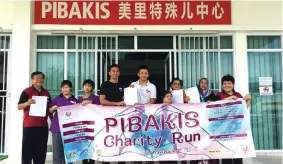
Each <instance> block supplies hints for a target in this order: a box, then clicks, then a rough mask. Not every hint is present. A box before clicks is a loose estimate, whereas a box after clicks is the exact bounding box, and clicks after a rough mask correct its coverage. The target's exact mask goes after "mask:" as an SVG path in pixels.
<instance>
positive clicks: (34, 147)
mask: <svg viewBox="0 0 283 164" xmlns="http://www.w3.org/2000/svg"><path fill="white" fill-rule="evenodd" d="M47 140H48V127H47V126H46V127H45V126H44V127H28V128H23V141H22V164H32V161H33V164H45V159H46V151H47Z"/></svg>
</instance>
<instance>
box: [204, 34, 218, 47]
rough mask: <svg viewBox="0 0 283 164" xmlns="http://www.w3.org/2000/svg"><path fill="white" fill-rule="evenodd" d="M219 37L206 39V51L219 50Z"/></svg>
mask: <svg viewBox="0 0 283 164" xmlns="http://www.w3.org/2000/svg"><path fill="white" fill-rule="evenodd" d="M217 40H218V38H217V37H205V43H206V46H205V47H206V49H218V41H217Z"/></svg>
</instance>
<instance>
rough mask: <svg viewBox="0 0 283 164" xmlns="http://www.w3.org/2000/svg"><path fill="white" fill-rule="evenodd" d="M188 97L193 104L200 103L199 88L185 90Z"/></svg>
mask: <svg viewBox="0 0 283 164" xmlns="http://www.w3.org/2000/svg"><path fill="white" fill-rule="evenodd" d="M185 93H186V95H187V96H188V97H189V98H190V102H191V103H199V102H200V96H199V92H198V88H197V87H192V88H188V89H186V90H185Z"/></svg>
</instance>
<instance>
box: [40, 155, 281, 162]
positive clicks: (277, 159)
mask: <svg viewBox="0 0 283 164" xmlns="http://www.w3.org/2000/svg"><path fill="white" fill-rule="evenodd" d="M45 164H52V158H51V156H48V159H47V161H46V163H45ZM75 164H81V162H77V163H75ZM96 164H99V162H97V163H96ZM111 164H116V163H111ZM127 164H131V162H128V163H127ZM143 164H145V163H143ZM154 164H158V162H155V163H154ZM187 164H189V162H187ZM231 164H232V163H231ZM244 164H283V162H282V155H281V156H278V155H268V156H267V155H257V157H256V158H253V159H244Z"/></svg>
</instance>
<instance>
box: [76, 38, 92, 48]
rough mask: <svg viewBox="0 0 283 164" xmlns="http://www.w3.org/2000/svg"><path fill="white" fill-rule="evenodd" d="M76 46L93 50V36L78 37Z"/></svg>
mask: <svg viewBox="0 0 283 164" xmlns="http://www.w3.org/2000/svg"><path fill="white" fill-rule="evenodd" d="M78 48H79V49H84V50H94V49H95V37H88V36H83V37H78Z"/></svg>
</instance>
